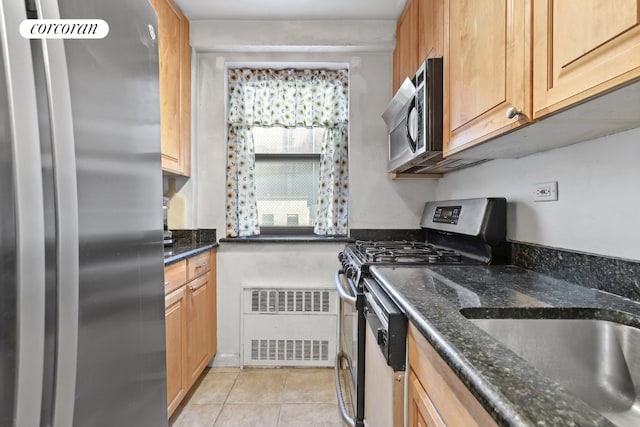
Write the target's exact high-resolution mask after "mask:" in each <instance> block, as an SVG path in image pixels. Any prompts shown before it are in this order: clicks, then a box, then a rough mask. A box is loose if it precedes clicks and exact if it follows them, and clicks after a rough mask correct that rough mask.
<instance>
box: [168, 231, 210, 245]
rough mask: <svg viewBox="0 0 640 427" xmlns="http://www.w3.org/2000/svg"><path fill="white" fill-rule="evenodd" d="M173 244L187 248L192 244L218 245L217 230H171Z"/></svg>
mask: <svg viewBox="0 0 640 427" xmlns="http://www.w3.org/2000/svg"><path fill="white" fill-rule="evenodd" d="M171 233H172V235H173V244H174V245H175V246H186V245H192V244H204V243H216V229H215V228H198V229H195V230H171Z"/></svg>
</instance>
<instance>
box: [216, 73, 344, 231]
mask: <svg viewBox="0 0 640 427" xmlns="http://www.w3.org/2000/svg"><path fill="white" fill-rule="evenodd" d="M228 76H229V87H228V93H229V104H228V106H227V112H228V116H227V126H228V128H227V171H226V173H227V180H226V199H227V205H226V218H227V225H226V235H227V236H228V237H236V236H253V235H256V234H269V233H283V232H285V233H293V232H295V233H301V232H302V233H311V232H313V233H315V234H318V235H345V234H346V233H347V220H348V200H349V186H348V178H349V170H348V118H349V106H348V104H349V96H348V95H349V71H348V70H347V69H339V70H319V69H284V70H274V69H246V68H245V69H229V70H228Z"/></svg>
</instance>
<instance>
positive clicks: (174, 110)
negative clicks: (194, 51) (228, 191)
mask: <svg viewBox="0 0 640 427" xmlns="http://www.w3.org/2000/svg"><path fill="white" fill-rule="evenodd" d="M151 4H152V5H153V7H154V9H155V10H156V13H157V14H158V49H159V62H160V129H161V142H162V169H163V170H165V171H167V172H172V173H176V174H180V175H188V174H189V162H190V156H189V154H190V153H189V151H190V146H187V145H185V142H187V143H188V142H189V141H185V137H186V136H188V137H189V138H190V127H191V125H190V118H189V117H188V116H187V115H185V113H189V112H190V109H188V110H186V111H185V106H186V101H187V100H188V102H189V104H190V102H191V98H190V91H191V89H190V85H191V49H190V48H189V21H188V20H187V19H186V18H185V17H184V15H182V13H181V12H180V9H178V7H177V6H176V5H175V3H174V2H173V1H172V0H151ZM185 37H186V39H185ZM185 49H187V50H188V52H186V51H185ZM187 59H188V60H189V63H188V73H186V71H187V69H186V68H185V64H184V62H185V61H186V60H187ZM187 78H188V80H185V79H187ZM187 97H188V99H187ZM189 108H190V107H189ZM185 120H186V121H185ZM187 126H188V128H189V129H186V128H185V127H187ZM186 132H188V133H186Z"/></svg>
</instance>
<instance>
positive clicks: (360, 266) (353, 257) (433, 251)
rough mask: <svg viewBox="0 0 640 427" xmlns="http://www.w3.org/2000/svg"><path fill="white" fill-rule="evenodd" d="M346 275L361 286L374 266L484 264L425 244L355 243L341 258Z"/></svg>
mask: <svg viewBox="0 0 640 427" xmlns="http://www.w3.org/2000/svg"><path fill="white" fill-rule="evenodd" d="M338 259H339V260H340V262H341V264H342V268H343V271H344V272H345V274H346V275H347V277H349V278H350V279H353V280H354V282H355V284H356V285H357V286H359V282H360V278H361V277H369V267H371V266H373V265H389V266H392V265H398V266H400V265H443V264H474V265H477V264H485V263H486V262H485V261H483V260H482V259H478V258H473V257H471V256H469V254H464V253H461V252H458V251H455V250H453V249H450V248H446V247H442V246H437V245H434V244H431V243H426V242H417V241H407V240H393V241H371V240H356V241H355V242H354V243H350V244H347V245H346V246H345V248H344V250H343V251H342V252H340V254H339V255H338Z"/></svg>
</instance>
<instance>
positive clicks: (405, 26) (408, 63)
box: [393, 0, 420, 93]
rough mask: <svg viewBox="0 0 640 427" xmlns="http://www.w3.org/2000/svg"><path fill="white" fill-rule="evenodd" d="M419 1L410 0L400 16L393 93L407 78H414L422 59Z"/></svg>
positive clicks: (394, 52)
mask: <svg viewBox="0 0 640 427" xmlns="http://www.w3.org/2000/svg"><path fill="white" fill-rule="evenodd" d="M418 3H419V0H409V1H408V2H407V4H406V5H405V8H404V10H403V12H402V15H400V18H398V24H397V26H396V48H395V50H394V51H393V93H395V92H396V91H397V90H398V88H399V87H400V85H402V82H403V81H404V79H405V78H407V77H409V78H413V76H414V75H415V73H416V71H417V70H418V65H419V63H420V60H419V59H418Z"/></svg>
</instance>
